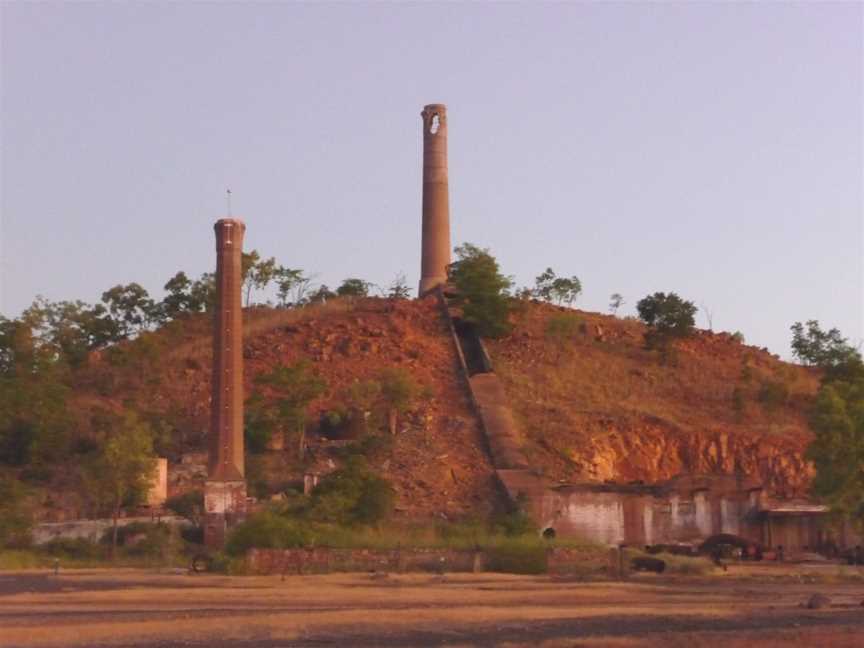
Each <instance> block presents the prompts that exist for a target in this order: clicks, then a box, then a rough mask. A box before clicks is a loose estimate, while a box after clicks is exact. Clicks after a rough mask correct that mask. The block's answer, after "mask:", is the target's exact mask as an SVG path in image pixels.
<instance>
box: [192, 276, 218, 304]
mask: <svg viewBox="0 0 864 648" xmlns="http://www.w3.org/2000/svg"><path fill="white" fill-rule="evenodd" d="M189 300H190V310H191V311H192V312H194V313H198V312H201V311H208V312H209V311H212V310H213V309H214V308H216V275H215V274H214V273H212V272H205V273H204V274H202V275H201V276H200V277H199V278H198V279H196V280H195V281H194V282H193V283H192V286H191V287H190V288H189Z"/></svg>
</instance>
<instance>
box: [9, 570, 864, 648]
mask: <svg viewBox="0 0 864 648" xmlns="http://www.w3.org/2000/svg"><path fill="white" fill-rule="evenodd" d="M840 569H841V568H838V567H833V566H832V568H831V571H830V573H828V572H824V570H823V572H824V573H818V574H815V573H810V574H808V573H807V572H801V571H800V570H798V573H795V574H793V573H784V572H779V571H777V570H773V571H771V570H768V571H765V570H761V571H760V570H758V569H756V570H749V571H748V570H744V569H739V570H737V571H736V573H734V574H732V575H723V576H711V577H700V578H696V577H690V578H683V577H678V578H670V577H665V578H664V577H653V576H651V577H637V578H632V579H631V580H629V581H626V582H623V583H608V582H593V583H591V582H580V581H568V580H562V579H556V578H552V577H549V576H512V575H504V574H477V575H470V574H464V575H462V574H453V575H447V576H444V577H441V576H434V575H428V574H405V575H395V574H391V575H384V574H378V575H370V574H333V575H327V576H289V577H287V578H286V579H285V580H284V581H283V580H282V579H281V578H280V577H279V576H266V577H228V576H215V575H197V576H191V575H185V574H179V573H176V574H159V573H152V572H149V573H148V572H143V571H135V570H81V571H69V572H66V573H61V574H60V576H57V577H55V576H54V575H53V574H47V573H45V572H36V571H22V572H6V573H0V646H3V647H4V648H6V647H21V648H34V647H37V646H52V647H57V646H64V647H66V646H68V647H70V648H80V647H83V646H87V647H91V646H94V647H95V646H113V647H116V646H135V647H138V648H174V647H178V648H179V647H181V646H183V647H192V648H204V647H208V648H209V647H213V648H222V647H229V646H230V647H232V648H259V647H260V648H277V647H285V648H287V647H295V646H297V647H301V646H302V647H307V646H358V647H360V646H363V647H372V646H405V647H409V646H410V647H413V646H501V647H506V648H515V647H517V646H534V647H541V648H563V647H565V646H566V647H571V648H572V647H577V646H579V647H592V648H593V647H600V646H611V647H618V646H620V647H627V648H631V647H638V648H642V647H646V646H664V647H665V646H669V647H673V648H674V647H676V646H681V647H686V648H695V647H703V646H707V647H711V646H723V648H744V647H748V648H749V647H750V646H758V647H769V646H771V647H773V646H777V647H779V646H789V645H793V646H796V648H805V647H810V646H814V647H822V646H826V647H827V646H830V647H832V648H835V647H844V646H849V647H852V646H855V647H858V646H862V645H864V607H862V606H861V603H862V601H864V582H862V581H860V580H859V581H850V580H848V578H847V577H848V576H850V575H852V574H853V571H849V573H848V574H847V573H845V572H844V573H841V571H840ZM849 569H850V570H854V568H849ZM814 579H815V580H818V581H819V582H812V581H813V580H814ZM817 592H819V593H822V594H825V595H827V596H828V597H830V599H831V602H830V605H828V606H827V607H825V608H822V609H817V610H808V609H805V608H803V607H801V605H800V604H801V603H802V602H803V601H806V600H807V599H808V598H809V597H810V596H811V595H812V594H814V593H817Z"/></svg>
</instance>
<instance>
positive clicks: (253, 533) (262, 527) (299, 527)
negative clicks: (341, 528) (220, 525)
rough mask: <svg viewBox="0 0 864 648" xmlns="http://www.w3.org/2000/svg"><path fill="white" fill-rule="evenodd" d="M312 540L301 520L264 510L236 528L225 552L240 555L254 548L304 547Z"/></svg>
mask: <svg viewBox="0 0 864 648" xmlns="http://www.w3.org/2000/svg"><path fill="white" fill-rule="evenodd" d="M310 540H311V536H310V534H309V532H308V531H307V530H306V529H305V528H304V525H303V524H302V523H301V522H297V521H294V520H289V519H287V518H285V517H283V516H281V515H277V514H276V513H273V512H271V511H264V512H262V513H256V514H255V515H252V516H251V517H249V519H247V520H246V521H245V522H242V523H241V524H239V525H237V526H236V527H235V528H234V530H233V531H232V532H231V533H230V535H229V536H228V540H227V542H226V543H225V552H226V553H227V554H228V555H229V556H240V555H242V554H244V553H246V552H247V551H248V550H249V549H253V548H258V549H288V548H291V547H302V546H304V545H305V544H308V543H309V541H310Z"/></svg>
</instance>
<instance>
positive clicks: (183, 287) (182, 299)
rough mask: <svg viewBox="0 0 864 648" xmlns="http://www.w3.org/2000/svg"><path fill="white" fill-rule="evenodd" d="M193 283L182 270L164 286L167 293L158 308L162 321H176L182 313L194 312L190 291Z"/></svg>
mask: <svg viewBox="0 0 864 648" xmlns="http://www.w3.org/2000/svg"><path fill="white" fill-rule="evenodd" d="M191 287H192V281H191V280H190V279H189V277H187V276H186V273H185V272H183V271H182V270H181V271H180V272H178V273H177V274H175V275H174V276H173V277H171V278H170V279H169V280H168V281H167V282H166V283H165V285H164V286H163V289H164V290H165V292H166V293H167V294H166V295H165V297H164V298H163V299H162V301H161V302H160V303H159V305H158V307H157V311H158V314H159V319H160V320H161V321H165V320H169V319H176V318H177V317H178V316H179V315H180V314H182V313H188V312H194V311H195V310H196V309H193V307H192V298H191V296H190V294H189V291H190V289H191Z"/></svg>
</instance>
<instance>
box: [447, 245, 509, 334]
mask: <svg viewBox="0 0 864 648" xmlns="http://www.w3.org/2000/svg"><path fill="white" fill-rule="evenodd" d="M456 257H457V260H456V261H455V262H454V263H452V264H450V266H449V268H448V275H449V280H450V282H451V283H452V284H453V285H454V286H456V288H457V290H458V293H459V296H458V298H457V301H458V303H459V304H460V305H461V306H462V314H463V318H464V320H465V321H466V322H469V323H471V324H474V325H475V326H476V327H477V332H478V333H479V334H480V335H482V336H484V337H491V338H496V337H502V336H504V335H506V334H507V333H509V332H510V323H509V314H510V304H509V291H510V288H511V287H512V285H513V282H512V281H511V280H510V279H509V278H508V277H505V276H504V275H502V274H501V272H500V269H499V267H498V262H497V261H496V260H495V257H493V256H492V255H491V254H490V253H489V250H483V249H480V248H478V247H476V246H474V245H471V244H470V243H465V244H463V245H460V246H459V247H457V248H456Z"/></svg>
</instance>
